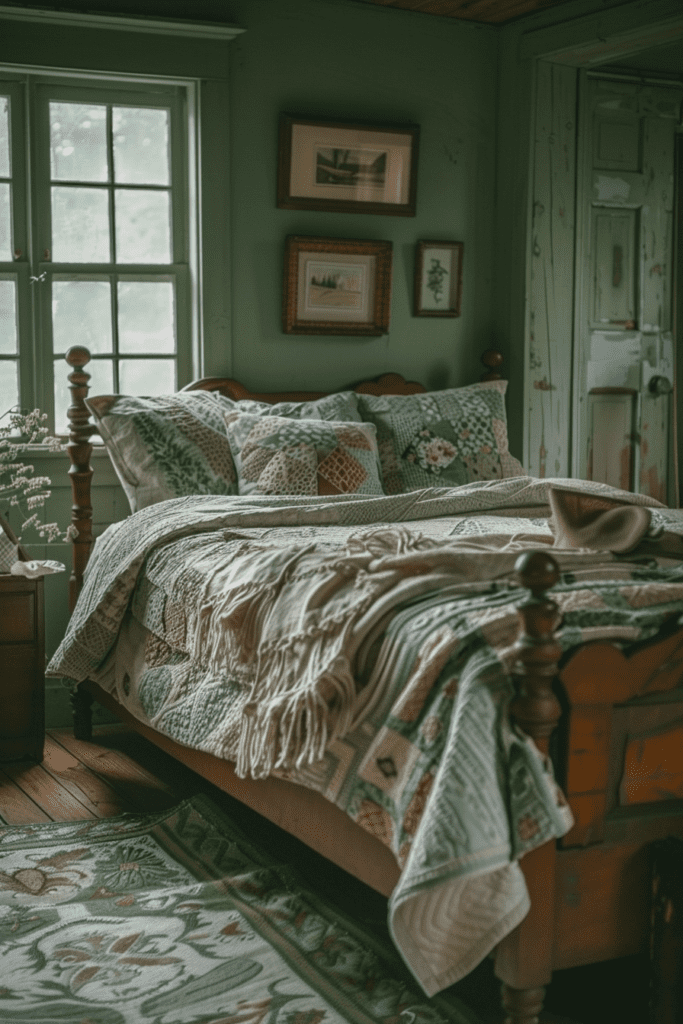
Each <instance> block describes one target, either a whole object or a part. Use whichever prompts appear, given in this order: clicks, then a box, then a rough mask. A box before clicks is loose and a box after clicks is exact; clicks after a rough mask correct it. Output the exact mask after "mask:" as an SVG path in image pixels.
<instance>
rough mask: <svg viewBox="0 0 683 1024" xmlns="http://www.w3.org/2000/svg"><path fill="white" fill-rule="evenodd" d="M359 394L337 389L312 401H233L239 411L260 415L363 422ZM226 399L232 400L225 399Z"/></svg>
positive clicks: (244, 399) (294, 418) (245, 399)
mask: <svg viewBox="0 0 683 1024" xmlns="http://www.w3.org/2000/svg"><path fill="white" fill-rule="evenodd" d="M357 399H358V395H357V394H356V393H355V391H336V392H335V393H334V394H332V395H325V396H324V397H323V398H316V399H315V400H314V401H311V402H275V403H274V404H272V405H271V404H270V403H269V402H257V401H255V400H253V399H251V398H242V399H240V401H239V402H233V403H232V404H233V405H234V407H235V411H236V412H237V411H238V412H248V413H254V414H257V415H259V416H284V417H285V418H286V419H288V420H340V421H342V422H344V423H352V422H353V423H361V422H362V420H361V416H360V413H359V412H358V402H357ZM225 401H226V402H227V401H230V400H229V399H227V398H226V399H225Z"/></svg>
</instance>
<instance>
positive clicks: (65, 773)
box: [0, 725, 647, 1024]
mask: <svg viewBox="0 0 683 1024" xmlns="http://www.w3.org/2000/svg"><path fill="white" fill-rule="evenodd" d="M198 792H205V793H210V794H211V796H212V799H214V801H215V802H216V803H217V804H219V805H220V806H221V807H222V808H223V810H225V811H226V812H227V813H228V814H231V815H232V816H233V817H234V818H235V819H236V820H237V821H238V823H239V824H240V826H241V827H242V828H243V829H244V830H245V831H247V832H248V834H249V835H250V836H251V837H252V839H254V840H256V841H261V842H263V843H264V844H267V846H268V849H269V850H270V851H271V852H272V851H277V855H278V856H280V857H281V858H282V860H283V861H291V862H292V863H295V864H296V865H297V867H298V869H299V870H300V871H302V872H303V873H304V874H305V877H306V878H307V880H308V882H309V884H310V885H312V886H313V887H314V888H316V889H317V890H318V891H320V892H322V893H324V895H325V898H326V899H328V900H329V901H331V902H333V903H334V904H336V905H338V906H339V907H341V908H342V909H343V910H344V911H346V913H349V914H351V915H352V916H353V917H355V918H357V919H359V920H362V922H363V923H364V924H365V925H366V926H368V927H370V928H372V929H374V930H375V931H376V932H377V933H379V934H381V935H384V936H387V931H386V900H385V899H384V898H383V897H381V896H380V895H379V894H378V893H375V892H373V891H372V890H371V889H367V888H366V887H365V886H364V885H362V884H361V883H360V882H357V881H356V880H355V879H353V878H351V877H350V876H349V875H347V874H346V873H345V872H343V871H341V870H340V869H337V868H335V867H334V866H333V865H331V864H329V863H328V862H327V861H324V860H323V859H322V858H321V857H319V856H318V855H317V854H315V853H313V852H312V851H311V850H308V849H307V848H306V847H304V846H303V845H302V844H301V843H299V842H298V841H297V840H296V839H294V838H292V837H291V836H289V835H287V834H286V833H284V832H282V831H281V830H280V829H278V828H277V827H276V826H274V825H271V824H270V823H269V822H267V821H264V819H262V818H261V817H260V816H259V815H257V814H255V813H254V812H253V811H250V810H249V809H248V808H246V807H243V806H242V805H240V804H238V803H237V801H235V800H233V799H232V798H231V797H229V796H226V795H225V794H223V793H220V792H219V791H218V790H216V789H215V787H213V786H212V785H211V784H210V783H208V782H205V781H204V780H203V779H201V778H199V776H197V775H195V774H194V772H191V771H190V770H189V769H187V768H185V767H183V766H182V765H180V764H178V763H177V762H176V761H174V760H173V759H172V758H170V757H169V756H168V755H166V754H164V753H163V751H161V750H158V749H157V748H156V747H154V746H153V745H152V744H150V743H149V742H147V740H145V739H143V738H142V737H140V736H138V735H137V733H135V732H133V731H131V730H129V729H127V728H126V727H124V726H119V725H112V726H101V727H99V728H98V729H96V731H95V738H94V741H93V742H92V743H88V742H85V741H82V740H75V739H74V738H73V736H72V735H71V733H70V732H69V731H68V730H62V729H59V730H53V731H52V732H50V733H48V735H47V738H46V744H45V758H44V760H43V762H42V764H35V763H29V762H15V763H12V764H3V765H2V769H1V770H0V820H1V821H2V822H4V823H5V824H7V825H24V824H31V823H36V822H45V821H75V820H82V819H87V818H109V817H113V816H114V815H116V814H121V813H123V812H124V811H155V810H162V809H164V808H166V807H171V806H172V805H173V804H175V803H177V802H178V800H182V799H184V798H186V797H189V796H192V795H193V794H195V793H198ZM646 985H647V965H646V964H645V963H642V962H641V961H640V960H639V959H638V958H629V960H628V961H614V962H613V963H610V964H603V965H596V966H594V967H588V968H582V969H578V970H571V971H558V972H557V973H556V975H555V977H554V978H553V983H552V985H551V986H550V988H549V990H548V993H547V1001H546V1005H547V1008H548V1012H547V1014H546V1016H545V1017H544V1018H543V1021H544V1024H545V1022H546V1021H547V1024H598V1022H599V1024H606V1022H611V1021H615V1022H616V1021H618V1022H619V1024H645V1022H646V1020H647V1011H646V1005H647V998H646ZM498 988H499V986H498V982H497V981H496V979H495V978H494V977H493V972H492V967H491V962H490V960H486V961H485V962H484V963H483V964H481V965H480V967H478V968H477V970H475V971H473V972H472V974H471V975H470V976H469V977H468V978H466V979H465V980H464V981H463V982H460V983H459V984H458V985H457V986H455V991H456V992H457V994H458V995H459V996H460V998H461V999H462V1000H463V1002H465V1003H466V1004H467V1005H468V1006H470V1007H471V1008H472V1009H473V1010H474V1011H475V1012H476V1013H478V1014H479V1016H480V1018H481V1022H482V1024H494V1022H495V1024H497V1022H499V1021H501V1019H502V1017H501V1014H500V1012H499V1011H498V1005H499V1002H498ZM587 1008H588V1009H587Z"/></svg>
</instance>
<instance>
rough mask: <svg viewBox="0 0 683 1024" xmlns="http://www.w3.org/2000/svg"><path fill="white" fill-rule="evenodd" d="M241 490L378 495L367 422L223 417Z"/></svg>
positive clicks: (372, 431) (375, 456)
mask: <svg viewBox="0 0 683 1024" xmlns="http://www.w3.org/2000/svg"><path fill="white" fill-rule="evenodd" d="M225 423H226V428H227V432H228V439H229V441H230V447H231V449H232V452H233V457H234V460H235V465H236V467H237V478H238V484H239V493H240V494H382V493H383V491H382V483H381V479H380V466H379V457H378V452H377V439H376V432H375V428H374V427H373V426H372V425H371V424H369V423H358V422H338V421H325V420H291V419H286V418H285V417H282V416H255V415H251V414H249V413H240V412H234V413H229V414H228V415H226V417H225Z"/></svg>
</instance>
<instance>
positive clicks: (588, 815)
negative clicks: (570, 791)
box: [560, 792, 607, 847]
mask: <svg viewBox="0 0 683 1024" xmlns="http://www.w3.org/2000/svg"><path fill="white" fill-rule="evenodd" d="M568 800H569V806H570V807H571V812H572V814H573V815H574V826H573V828H571V829H570V830H569V832H567V834H566V835H564V836H562V838H561V839H560V846H563V847H569V846H588V845H589V844H590V843H597V842H600V840H601V839H602V838H603V836H604V832H605V821H604V819H605V809H606V806H607V794H606V793H605V792H602V793H581V794H576V795H573V796H570V797H568Z"/></svg>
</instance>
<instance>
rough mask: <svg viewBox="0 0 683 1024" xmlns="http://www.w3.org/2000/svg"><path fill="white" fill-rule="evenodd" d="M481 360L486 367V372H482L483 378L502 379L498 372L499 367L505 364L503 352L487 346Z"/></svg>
mask: <svg viewBox="0 0 683 1024" xmlns="http://www.w3.org/2000/svg"><path fill="white" fill-rule="evenodd" d="M481 361H482V363H483V364H484V366H485V368H486V373H482V375H481V379H482V380H500V379H501V375H500V374H499V373H498V368H499V367H500V366H502V365H503V356H502V353H500V352H499V351H498V349H496V348H487V349H486V351H485V352H484V353H483V355H482V357H481Z"/></svg>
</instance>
